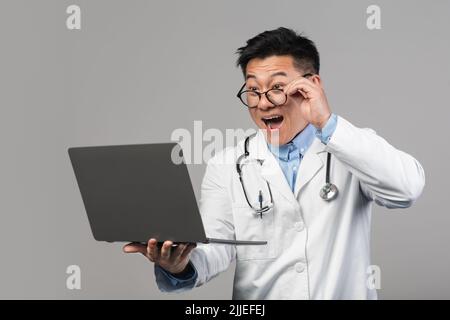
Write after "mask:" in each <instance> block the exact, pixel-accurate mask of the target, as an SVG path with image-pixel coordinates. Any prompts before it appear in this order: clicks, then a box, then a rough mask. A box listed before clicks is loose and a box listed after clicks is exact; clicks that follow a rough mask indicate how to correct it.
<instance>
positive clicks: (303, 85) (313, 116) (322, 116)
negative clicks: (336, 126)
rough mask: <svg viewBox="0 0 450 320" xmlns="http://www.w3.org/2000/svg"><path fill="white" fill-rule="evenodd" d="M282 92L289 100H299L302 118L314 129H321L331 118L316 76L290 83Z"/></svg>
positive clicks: (323, 92) (325, 98)
mask: <svg viewBox="0 0 450 320" xmlns="http://www.w3.org/2000/svg"><path fill="white" fill-rule="evenodd" d="M284 92H285V93H286V94H287V95H288V97H289V98H291V99H300V100H301V101H299V103H300V112H301V114H302V117H303V118H304V119H305V120H306V121H308V122H309V123H311V124H312V125H313V126H315V127H316V128H319V129H322V128H323V127H324V126H325V124H326V123H327V121H328V119H329V118H330V116H331V110H330V107H329V106H328V101H327V97H326V95H325V91H324V90H323V88H322V85H321V83H320V78H319V76H318V75H316V74H314V75H312V76H311V77H310V79H307V78H306V77H301V78H298V79H295V80H293V81H292V82H290V83H289V84H288V85H287V86H286V88H285V90H284Z"/></svg>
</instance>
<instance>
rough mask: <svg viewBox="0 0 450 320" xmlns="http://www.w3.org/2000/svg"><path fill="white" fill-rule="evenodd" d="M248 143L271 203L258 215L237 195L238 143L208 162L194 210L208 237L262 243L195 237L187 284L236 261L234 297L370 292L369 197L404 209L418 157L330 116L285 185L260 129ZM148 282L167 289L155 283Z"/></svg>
mask: <svg viewBox="0 0 450 320" xmlns="http://www.w3.org/2000/svg"><path fill="white" fill-rule="evenodd" d="M249 150H250V156H249V157H251V158H256V159H262V160H264V162H263V165H262V167H261V175H262V176H263V178H264V179H266V180H267V181H268V182H269V184H270V186H271V190H272V194H273V202H274V209H273V210H272V211H271V212H270V213H267V214H265V215H264V217H263V219H260V218H258V217H257V216H255V214H254V211H253V210H252V209H251V208H250V207H249V206H248V204H247V202H246V201H245V198H244V194H243V192H242V186H241V184H240V182H239V179H238V174H237V172H236V165H235V160H236V158H237V157H238V156H239V155H241V154H242V153H243V141H241V142H240V143H239V144H238V145H237V147H234V148H227V149H225V150H223V151H222V152H221V153H220V154H218V155H216V156H215V157H214V158H212V159H211V160H210V161H209V163H208V166H207V169H206V173H205V176H204V179H203V182H202V187H201V200H200V212H201V215H202V219H203V224H204V226H205V229H206V234H207V236H208V237H210V238H221V239H237V240H267V241H268V244H267V245H264V246H232V245H217V244H215V245H212V244H207V245H199V246H198V247H197V248H195V249H194V250H193V251H192V254H191V262H192V264H193V265H194V267H195V268H196V270H197V273H198V277H197V280H196V282H195V286H200V285H203V284H204V283H206V282H207V281H209V280H211V279H212V278H213V277H215V276H217V275H218V274H219V273H220V272H222V271H224V270H226V269H227V268H228V267H229V265H230V263H232V262H233V261H234V260H236V271H235V279H234V290H233V298H234V299H376V297H377V295H376V290H374V289H371V288H370V287H369V286H367V280H368V276H369V275H368V273H367V272H368V270H369V269H368V268H369V266H370V222H371V210H372V204H373V202H375V203H377V204H379V205H382V206H385V207H387V208H407V207H409V206H410V205H411V204H412V203H413V202H414V201H415V200H416V199H417V198H418V196H419V195H420V194H421V192H422V189H423V187H424V185H425V175H424V170H423V168H422V166H421V165H420V164H419V162H418V161H417V160H416V159H414V158H413V157H412V156H410V155H409V154H407V153H405V152H403V151H400V150H398V149H396V148H394V147H393V146H392V145H390V144H389V143H388V142H387V141H386V140H384V139H383V138H381V137H380V136H378V135H377V134H376V133H375V132H374V131H373V130H371V129H367V128H365V129H363V128H357V127H355V126H354V125H352V124H351V123H350V122H348V121H347V120H345V119H344V118H342V117H338V121H337V127H336V130H335V131H334V133H333V135H332V136H331V139H330V141H329V142H328V144H327V145H325V144H323V143H322V142H321V141H320V140H319V139H318V138H314V141H313V143H312V144H311V146H310V147H309V149H308V150H307V152H306V154H305V155H304V157H303V159H302V162H301V165H300V168H299V171H298V174H297V181H296V184H295V190H294V193H293V192H292V191H291V189H290V187H289V185H288V183H287V181H286V178H285V176H284V174H283V172H282V170H281V168H280V166H279V164H278V162H277V160H276V158H275V157H274V156H273V154H272V153H271V152H270V151H269V149H268V148H267V144H266V141H265V138H264V135H263V134H262V133H261V132H259V133H258V134H257V135H256V136H255V137H254V138H252V139H251V140H250V145H249ZM327 151H328V152H330V153H331V154H332V157H331V159H332V160H331V170H330V174H331V175H330V180H331V182H332V183H334V184H335V185H336V186H337V187H338V189H339V195H338V197H337V198H336V199H335V200H333V201H331V202H326V201H324V200H323V199H321V198H320V196H319V191H320V189H321V188H322V187H323V185H324V183H325V172H326V155H327ZM253 187H254V188H256V187H255V186H253ZM248 189H249V190H252V186H251V185H249V186H248ZM158 286H159V288H160V289H161V290H163V291H165V290H167V288H165V286H164V284H163V283H160V282H159V283H158ZM187 289H188V288H184V289H181V290H187Z"/></svg>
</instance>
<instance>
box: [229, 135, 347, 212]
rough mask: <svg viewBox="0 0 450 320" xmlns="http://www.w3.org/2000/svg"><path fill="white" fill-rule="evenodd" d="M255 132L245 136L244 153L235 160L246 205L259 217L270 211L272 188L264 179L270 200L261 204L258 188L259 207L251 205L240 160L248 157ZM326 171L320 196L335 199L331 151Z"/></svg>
mask: <svg viewBox="0 0 450 320" xmlns="http://www.w3.org/2000/svg"><path fill="white" fill-rule="evenodd" d="M255 135H256V133H254V134H252V135H249V136H248V137H246V138H245V141H244V153H243V154H241V155H240V156H239V157H238V159H237V160H236V171H237V173H238V175H239V181H240V183H241V186H242V190H243V192H244V196H245V200H246V201H247V203H248V205H249V206H250V208H252V209H253V210H254V211H255V213H256V214H258V215H260V217H261V218H262V215H263V213H266V212H268V211H270V210H271V209H272V208H273V197H272V190H271V189H270V185H269V183H268V182H267V181H266V184H267V189H268V190H269V195H270V202H269V204H267V205H265V206H263V201H264V199H263V192H262V190H258V198H257V199H258V203H259V207H255V206H253V205H252V204H251V203H250V201H249V198H248V195H247V190H246V188H245V183H244V179H243V174H242V166H243V164H242V162H243V161H244V160H246V159H247V158H248V156H249V155H250V152H249V151H248V144H249V142H250V138H252V137H253V136H255ZM327 153H328V154H327V172H326V175H325V185H324V186H323V187H322V188H321V189H320V193H319V195H320V197H321V198H322V199H323V200H325V201H331V200H334V199H336V197H337V195H338V193H339V191H338V188H337V187H336V185H335V184H333V183H331V182H330V162H331V153H329V152H327ZM256 161H257V162H258V163H259V164H260V165H262V164H263V160H260V159H256Z"/></svg>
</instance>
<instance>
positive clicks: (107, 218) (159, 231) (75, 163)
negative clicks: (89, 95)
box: [68, 143, 267, 245]
mask: <svg viewBox="0 0 450 320" xmlns="http://www.w3.org/2000/svg"><path fill="white" fill-rule="evenodd" d="M173 152H177V154H178V155H179V156H180V157H181V158H180V159H181V160H182V150H181V147H180V145H179V144H177V143H156V144H133V145H112V146H89V147H74V148H69V149H68V153H69V157H70V160H71V163H72V167H73V170H74V173H75V177H76V180H77V183H78V187H79V189H80V193H81V198H82V200H83V203H84V207H85V210H86V213H87V217H88V220H89V225H90V227H91V231H92V234H93V236H94V238H95V239H96V240H97V241H107V242H140V243H147V241H148V240H149V239H151V238H156V239H157V240H158V242H159V243H162V242H163V241H166V240H171V241H172V242H173V243H174V244H179V243H220V244H230V245H264V244H267V241H246V240H245V239H239V240H235V239H211V238H207V237H206V234H205V229H204V226H203V223H202V219H201V216H200V212H199V208H198V205H197V201H196V199H195V194H194V190H193V188H192V184H191V180H190V178H189V173H188V170H187V166H186V164H185V163H184V161H181V163H180V164H176V163H174V161H172V153H173ZM177 162H180V161H177Z"/></svg>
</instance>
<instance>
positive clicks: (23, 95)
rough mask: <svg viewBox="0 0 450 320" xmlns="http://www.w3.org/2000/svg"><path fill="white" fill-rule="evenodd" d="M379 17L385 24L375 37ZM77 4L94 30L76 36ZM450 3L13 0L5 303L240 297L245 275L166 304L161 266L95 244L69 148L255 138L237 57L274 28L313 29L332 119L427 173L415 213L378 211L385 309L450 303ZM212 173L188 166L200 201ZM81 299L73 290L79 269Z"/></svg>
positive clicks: (6, 95)
mask: <svg viewBox="0 0 450 320" xmlns="http://www.w3.org/2000/svg"><path fill="white" fill-rule="evenodd" d="M373 3H374V4H378V5H380V6H381V10H382V12H381V19H382V29H381V30H375V31H370V30H368V29H367V28H366V8H367V6H368V5H370V4H373ZM70 4H78V5H80V6H81V10H82V29H81V30H80V31H69V30H67V29H66V26H65V21H66V17H67V14H66V13H65V11H66V7H67V6H68V5H70ZM449 12H450V3H449V1H360V0H359V1H339V2H338V1H308V2H306V1H275V2H274V1H260V0H259V1H220V2H219V1H207V0H202V1H199V0H197V1H192V0H191V1H181V0H180V1H137V0H133V1H106V0H105V1H82V0H76V1H75V0H74V1H61V0H58V1H56V0H55V1H31V0H30V1H18V0H14V1H12V0H10V1H4V0H3V1H2V2H1V4H0V39H1V40H0V41H1V49H0V88H1V89H0V90H1V91H0V92H1V94H0V146H1V166H0V195H1V201H0V212H1V215H0V252H1V254H0V259H1V260H0V298H25V299H27V298H43V299H46V298H57V299H79V298H87V299H90V298H105V299H109V298H125V299H127V298H138V299H179V298H183V299H197V298H204V299H215V298H224V299H228V298H231V289H232V277H233V270H232V269H233V268H231V269H230V270H229V271H228V272H226V273H224V274H222V275H220V276H219V277H218V278H216V279H214V280H213V281H211V282H210V283H209V284H207V285H206V286H204V287H202V288H198V289H195V290H193V291H191V292H190V293H187V294H181V295H173V294H170V295H168V294H161V293H160V292H159V291H158V290H157V288H156V285H155V283H154V277H153V267H152V265H151V264H150V263H147V261H146V260H145V259H144V258H143V257H142V256H141V255H125V254H123V253H122V252H121V245H120V244H113V245H111V244H105V243H98V242H95V241H94V240H93V238H92V236H91V233H90V229H89V225H88V221H87V218H86V215H85V212H84V207H83V204H82V201H81V197H80V195H79V192H78V189H77V185H76V183H75V178H74V175H73V172H72V168H71V166H70V162H69V159H68V156H67V153H66V149H67V148H68V147H69V146H77V145H98V144H123V143H149V142H163V141H168V140H169V139H170V135H171V133H172V131H173V130H174V129H176V128H187V129H189V130H192V128H193V121H194V120H202V121H203V127H204V129H207V128H219V129H220V130H225V129H226V128H249V127H252V123H251V120H250V118H249V116H248V114H247V112H246V111H245V110H244V109H243V108H242V107H241V106H240V105H239V103H238V101H237V99H236V97H235V93H236V90H237V89H239V87H240V86H241V84H242V81H243V80H242V76H241V73H240V71H239V70H238V69H237V68H235V66H234V63H235V59H236V55H235V54H234V52H235V50H236V48H238V47H239V46H242V45H243V44H244V43H245V40H247V39H248V38H250V37H252V36H254V35H256V34H257V33H260V32H262V31H264V30H269V29H273V28H277V27H279V26H286V27H290V28H294V29H295V30H297V31H302V32H304V33H305V34H306V35H307V36H309V37H310V38H311V39H313V40H314V41H315V42H316V44H317V46H318V48H319V51H320V53H321V59H322V70H321V75H322V79H323V80H324V83H325V88H326V92H327V96H328V99H329V102H330V105H331V108H332V109H333V111H334V112H336V113H337V114H339V115H341V116H343V117H345V118H347V119H348V120H350V121H351V122H352V123H353V124H355V125H357V126H359V127H371V128H373V129H375V130H376V131H377V132H378V133H379V134H380V135H381V136H383V137H384V138H386V139H387V140H388V141H389V142H390V143H391V144H393V145H394V146H396V147H397V148H399V149H401V150H404V151H406V152H408V153H410V154H412V155H413V156H415V157H416V158H417V159H418V160H419V161H420V162H421V163H422V165H423V166H424V168H425V171H426V187H425V190H424V193H423V195H422V197H421V198H420V199H419V200H418V201H417V203H416V204H415V205H414V206H413V207H412V208H410V209H407V210H395V211H392V210H391V211H390V210H387V209H384V208H380V207H375V208H374V215H373V228H372V239H373V244H372V248H373V252H372V257H373V259H372V262H373V264H377V265H379V266H380V267H381V270H382V280H381V285H382V289H381V290H379V296H380V298H384V299H392V298H407V299H411V298H426V299H428V298H447V299H448V298H450V275H449V273H448V270H450V257H449V253H448V244H449V241H450V234H449V232H448V230H449V222H450V218H449V215H448V210H447V206H446V205H445V202H446V200H448V198H447V195H448V179H449V175H448V168H446V167H444V164H447V163H449V160H450V159H449V148H448V138H449V137H448V121H449V118H450V111H449V106H448V93H449V92H450V90H449V89H450V77H449V74H450V66H449V62H448V59H449V57H450V43H449V38H450V37H449V32H448V30H450V19H449ZM204 169H205V167H204V165H192V166H190V173H191V178H192V181H193V184H194V187H195V190H196V192H197V195H198V190H199V187H200V182H201V178H202V175H203V172H204ZM71 264H77V265H79V266H80V267H81V270H82V289H81V290H72V291H71V290H68V289H66V277H67V274H66V273H65V271H66V267H67V266H68V265H71Z"/></svg>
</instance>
